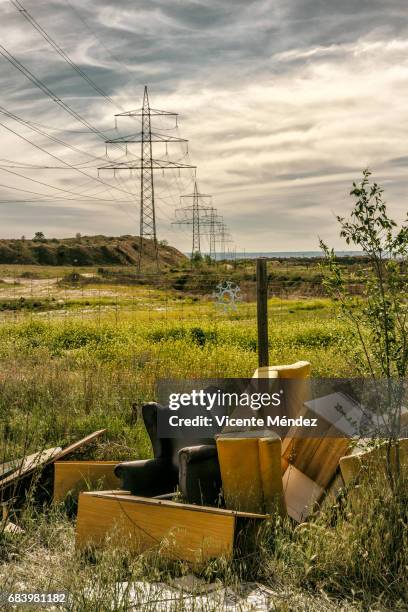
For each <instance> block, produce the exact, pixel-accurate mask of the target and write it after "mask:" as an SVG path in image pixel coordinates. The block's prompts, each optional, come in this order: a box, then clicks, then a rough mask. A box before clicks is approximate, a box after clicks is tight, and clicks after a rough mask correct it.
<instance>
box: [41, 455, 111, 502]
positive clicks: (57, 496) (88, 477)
mask: <svg viewBox="0 0 408 612" xmlns="http://www.w3.org/2000/svg"><path fill="white" fill-rule="evenodd" d="M117 465H118V462H117V461H56V462H55V463H54V496H53V501H54V502H56V503H58V502H62V501H64V499H65V498H66V497H67V495H68V494H70V495H73V496H77V494H78V493H79V492H81V491H86V490H90V489H95V488H96V487H98V488H99V489H104V490H106V489H119V488H120V481H119V478H118V477H117V476H116V474H115V467H116V466H117Z"/></svg>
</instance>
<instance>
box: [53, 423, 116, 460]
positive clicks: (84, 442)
mask: <svg viewBox="0 0 408 612" xmlns="http://www.w3.org/2000/svg"><path fill="white" fill-rule="evenodd" d="M105 431H106V429H99V430H98V431H94V432H93V433H91V434H89V436H85V438H82V439H81V440H77V442H73V443H72V444H70V445H69V446H66V447H65V448H63V449H62V450H61V452H60V453H59V455H58V456H57V457H56V458H55V459H54V461H59V460H60V459H63V458H64V457H66V456H67V455H70V454H71V453H73V452H74V451H76V450H78V449H80V448H82V447H83V446H86V445H87V444H89V443H90V442H93V441H94V440H95V439H96V438H99V436H101V435H102V434H103V433H105Z"/></svg>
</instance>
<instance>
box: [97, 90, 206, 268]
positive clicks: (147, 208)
mask: <svg viewBox="0 0 408 612" xmlns="http://www.w3.org/2000/svg"><path fill="white" fill-rule="evenodd" d="M163 115H165V116H172V117H176V125H177V116H178V113H171V112H168V111H162V110H157V109H153V108H151V107H150V104H149V95H148V92H147V86H145V88H144V94H143V104H142V108H141V109H139V110H134V111H128V112H124V113H118V114H117V115H115V122H117V118H118V117H141V118H142V119H141V121H142V131H141V132H140V133H138V134H130V135H128V136H120V137H119V138H113V139H111V140H107V141H106V143H107V145H108V144H115V145H118V144H119V145H120V144H124V145H125V147H126V153H127V145H128V143H140V162H138V161H137V162H132V161H125V162H115V163H112V164H106V165H105V166H102V167H100V168H98V170H113V171H114V172H116V170H123V169H129V170H140V171H141V173H140V248H139V262H138V270H139V272H140V268H141V263H142V257H143V246H144V245H143V240H144V239H150V240H153V244H154V253H155V259H156V265H157V268H158V267H159V254H158V246H157V234H156V211H155V203H154V171H155V170H163V171H164V170H167V169H175V168H176V169H179V170H180V168H194V169H195V168H196V166H191V165H190V164H180V163H177V162H172V161H170V160H168V159H165V160H162V159H155V158H153V147H152V143H153V142H164V143H166V147H167V143H169V142H185V143H187V142H188V141H187V140H186V139H185V138H176V137H175V136H168V135H167V134H161V133H160V132H157V131H153V130H152V121H151V118H152V117H153V116H163Z"/></svg>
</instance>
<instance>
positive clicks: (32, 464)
mask: <svg viewBox="0 0 408 612" xmlns="http://www.w3.org/2000/svg"><path fill="white" fill-rule="evenodd" d="M60 452H61V447H59V446H57V447H56V448H48V449H47V450H44V451H41V452H39V453H33V454H32V455H28V456H27V457H23V458H22V459H18V460H17V461H15V462H14V461H13V462H10V463H13V464H14V469H13V470H12V471H11V473H10V471H8V473H7V476H6V477H5V478H2V479H1V480H0V489H2V488H5V487H6V486H7V485H10V484H12V483H14V482H16V481H17V480H20V479H22V478H24V477H25V476H28V475H29V474H31V473H32V472H34V471H35V470H36V469H40V468H43V467H44V466H45V465H47V464H48V463H50V462H52V461H55V458H56V457H58V455H59V453H60Z"/></svg>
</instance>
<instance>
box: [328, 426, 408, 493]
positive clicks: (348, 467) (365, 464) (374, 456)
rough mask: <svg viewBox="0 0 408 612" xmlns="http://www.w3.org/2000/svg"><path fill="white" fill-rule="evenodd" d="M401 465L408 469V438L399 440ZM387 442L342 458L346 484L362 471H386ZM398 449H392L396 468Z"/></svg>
mask: <svg viewBox="0 0 408 612" xmlns="http://www.w3.org/2000/svg"><path fill="white" fill-rule="evenodd" d="M399 449H400V450H399V454H400V465H401V469H402V470H407V469H408V438H402V439H401V440H399ZM386 455H387V450H386V442H384V444H382V445H381V446H380V447H378V448H375V449H371V450H366V451H356V452H354V453H352V454H350V455H346V456H345V457H342V458H341V459H340V469H341V474H342V476H343V479H344V482H345V484H346V485H347V484H350V483H351V482H354V481H356V480H357V479H358V477H359V476H360V474H361V471H362V470H364V471H367V470H370V469H371V470H375V473H377V474H381V472H382V473H385V465H386ZM395 458H396V451H395V448H393V449H391V464H392V465H393V466H394V468H395Z"/></svg>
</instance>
